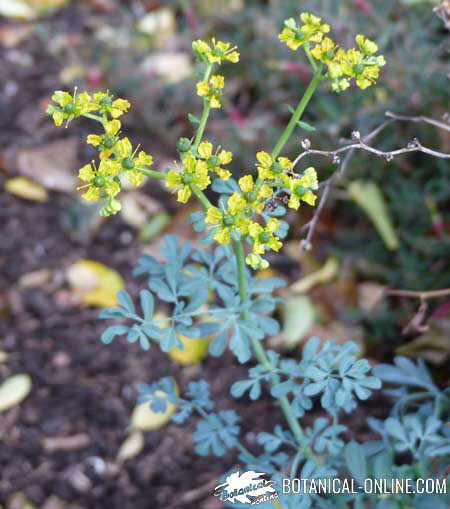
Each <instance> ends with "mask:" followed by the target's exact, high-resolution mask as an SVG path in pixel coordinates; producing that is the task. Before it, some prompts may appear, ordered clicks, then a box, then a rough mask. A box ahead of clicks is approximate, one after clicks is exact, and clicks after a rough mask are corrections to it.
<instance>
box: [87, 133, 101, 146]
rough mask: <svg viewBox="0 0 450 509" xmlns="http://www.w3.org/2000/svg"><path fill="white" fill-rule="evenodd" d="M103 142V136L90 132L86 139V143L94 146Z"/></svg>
mask: <svg viewBox="0 0 450 509" xmlns="http://www.w3.org/2000/svg"><path fill="white" fill-rule="evenodd" d="M101 142H102V137H101V136H99V135H98V134H89V135H88V137H87V139H86V143H89V145H93V146H94V147H98V146H99V145H100V143H101Z"/></svg>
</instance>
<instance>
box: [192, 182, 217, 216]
mask: <svg viewBox="0 0 450 509" xmlns="http://www.w3.org/2000/svg"><path fill="white" fill-rule="evenodd" d="M190 188H191V191H192V192H193V193H194V195H195V197H196V198H197V200H198V201H199V202H200V203H201V204H202V205H203V207H204V208H205V209H206V210H208V209H209V208H210V207H212V206H213V205H212V203H211V202H210V201H209V200H208V198H207V197H206V195H205V193H204V192H203V191H201V190H200V189H199V188H198V186H197V184H190Z"/></svg>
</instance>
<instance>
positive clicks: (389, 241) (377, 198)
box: [348, 180, 400, 251]
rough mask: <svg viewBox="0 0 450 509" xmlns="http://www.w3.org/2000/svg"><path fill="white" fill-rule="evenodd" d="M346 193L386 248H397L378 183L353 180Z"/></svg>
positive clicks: (398, 242) (395, 237)
mask: <svg viewBox="0 0 450 509" xmlns="http://www.w3.org/2000/svg"><path fill="white" fill-rule="evenodd" d="M348 193H349V195H350V197H351V198H352V199H353V200H354V201H355V202H356V203H357V204H358V205H359V206H360V207H361V208H362V209H363V210H364V212H365V213H366V214H367V216H368V217H369V218H370V220H371V221H372V223H373V225H374V226H375V228H376V230H377V231H378V233H379V234H380V237H381V238H382V239H383V242H384V245H385V246H386V247H387V249H390V250H392V251H395V250H396V249H398V248H399V246H400V241H399V240H398V237H397V233H396V232H395V229H394V225H393V223H392V218H391V215H390V212H389V209H388V207H387V205H386V200H385V198H384V195H383V193H382V192H381V189H380V188H379V187H378V184H377V183H376V182H374V181H372V180H369V181H362V180H354V181H353V182H351V183H350V184H349V186H348Z"/></svg>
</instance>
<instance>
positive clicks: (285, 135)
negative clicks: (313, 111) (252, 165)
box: [271, 69, 322, 159]
mask: <svg viewBox="0 0 450 509" xmlns="http://www.w3.org/2000/svg"><path fill="white" fill-rule="evenodd" d="M321 80H322V72H321V70H320V69H319V70H318V71H316V73H315V74H314V76H313V78H312V80H311V81H310V83H309V85H308V88H307V89H306V90H305V93H304V94H303V97H302V98H301V99H300V102H299V103H298V105H297V108H296V109H295V111H294V113H293V114H292V117H291V120H289V123H288V125H287V126H286V128H285V130H284V131H283V132H282V134H281V136H280V138H279V139H278V141H277V144H276V145H275V148H274V149H273V151H272V154H271V155H272V158H273V159H276V158H277V157H278V156H279V155H280V152H281V151H282V150H283V147H284V146H285V145H286V143H287V141H288V140H289V138H290V137H291V134H292V132H293V131H294V129H295V127H296V126H297V124H298V121H299V120H300V118H301V116H302V115H303V112H304V111H305V109H306V106H308V103H309V101H310V100H311V97H312V96H313V94H314V92H315V90H316V88H317V86H318V84H319V83H320V82H321Z"/></svg>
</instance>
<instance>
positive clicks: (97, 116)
mask: <svg viewBox="0 0 450 509" xmlns="http://www.w3.org/2000/svg"><path fill="white" fill-rule="evenodd" d="M81 116H82V117H86V118H90V119H91V120H96V121H97V122H101V123H102V124H103V117H100V116H99V115H94V114H93V113H83V114H82V115H81Z"/></svg>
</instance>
